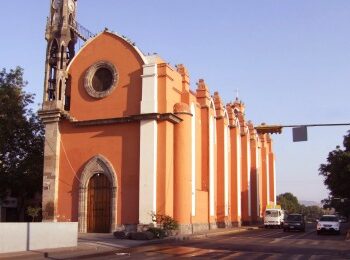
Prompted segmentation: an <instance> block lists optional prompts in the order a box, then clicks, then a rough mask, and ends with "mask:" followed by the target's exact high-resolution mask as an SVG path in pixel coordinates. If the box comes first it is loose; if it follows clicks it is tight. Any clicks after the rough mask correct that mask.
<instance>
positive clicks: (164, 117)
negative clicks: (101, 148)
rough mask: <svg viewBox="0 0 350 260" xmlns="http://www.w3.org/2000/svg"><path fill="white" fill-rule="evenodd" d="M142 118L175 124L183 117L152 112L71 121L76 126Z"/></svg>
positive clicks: (133, 120) (126, 121)
mask: <svg viewBox="0 0 350 260" xmlns="http://www.w3.org/2000/svg"><path fill="white" fill-rule="evenodd" d="M142 120H156V121H169V122H171V123H173V124H177V123H180V122H181V121H182V119H181V118H179V117H178V116H176V115H175V114H173V113H163V114H160V113H150V114H139V115H132V116H127V117H116V118H105V119H94V120H82V121H71V122H72V123H73V124H74V125H76V126H92V125H110V124H121V123H130V122H136V121H142Z"/></svg>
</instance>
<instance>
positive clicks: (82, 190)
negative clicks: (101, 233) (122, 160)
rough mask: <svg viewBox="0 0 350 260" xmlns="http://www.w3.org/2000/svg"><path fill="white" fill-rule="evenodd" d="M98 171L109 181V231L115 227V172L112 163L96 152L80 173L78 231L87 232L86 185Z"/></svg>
mask: <svg viewBox="0 0 350 260" xmlns="http://www.w3.org/2000/svg"><path fill="white" fill-rule="evenodd" d="M97 173H100V174H104V175H105V176H106V177H107V178H108V180H109V181H110V183H111V207H110V209H111V226H110V232H113V231H114V230H115V227H116V221H115V218H116V215H117V207H116V205H117V204H116V202H117V187H118V185H117V178H116V176H117V175H116V173H115V171H114V169H113V166H112V164H111V163H110V162H109V161H108V160H107V159H106V158H105V157H104V156H102V155H100V154H98V155H96V156H94V157H93V158H91V159H90V160H89V161H88V162H87V164H86V165H85V167H84V170H83V172H82V174H81V178H80V184H79V212H78V223H79V232H81V233H86V232H87V208H88V205H87V196H88V185H89V181H90V179H91V177H92V176H94V175H95V174H97Z"/></svg>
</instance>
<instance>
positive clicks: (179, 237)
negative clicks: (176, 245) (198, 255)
mask: <svg viewBox="0 0 350 260" xmlns="http://www.w3.org/2000/svg"><path fill="white" fill-rule="evenodd" d="M258 229H259V227H257V226H256V227H255V226H254V227H244V228H237V229H225V230H220V229H215V230H214V231H212V232H208V233H203V234H188V235H177V236H173V237H168V238H166V239H165V240H175V241H184V240H194V239H205V238H209V237H216V236H221V235H229V234H235V233H241V232H246V231H249V230H258Z"/></svg>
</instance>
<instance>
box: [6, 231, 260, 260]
mask: <svg viewBox="0 0 350 260" xmlns="http://www.w3.org/2000/svg"><path fill="white" fill-rule="evenodd" d="M252 229H258V227H257V226H249V227H237V228H226V229H223V228H219V229H212V230H207V231H205V232H201V233H196V234H191V235H177V236H173V237H167V238H165V239H163V240H143V241H136V240H128V239H123V240H121V239H116V238H115V237H114V236H113V234H111V233H108V234H92V233H81V234H79V237H78V246H76V247H69V248H57V249H43V250H36V251H24V252H16V253H5V254H0V259H33V260H36V259H86V258H91V257H94V256H103V255H104V254H106V255H108V254H110V253H111V252H115V253H117V252H118V251H125V250H123V249H128V248H133V247H138V246H141V245H146V244H154V243H162V241H172V240H190V239H203V238H207V237H213V236H218V235H226V234H233V233H237V232H244V231H246V230H252ZM121 254H125V253H121Z"/></svg>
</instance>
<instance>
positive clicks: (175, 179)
mask: <svg viewBox="0 0 350 260" xmlns="http://www.w3.org/2000/svg"><path fill="white" fill-rule="evenodd" d="M76 5H77V1H74V0H61V1H59V0H52V4H51V7H50V17H49V19H48V24H47V28H46V39H47V41H48V47H47V59H46V70H45V84H44V102H43V107H42V109H41V110H40V111H39V115H40V117H41V118H42V120H43V122H44V124H45V130H46V134H45V161H44V179H43V218H44V220H45V221H77V222H78V223H79V231H80V232H111V231H114V230H117V229H124V228H125V229H137V228H140V227H143V226H147V225H150V224H152V223H153V222H152V213H158V214H166V215H169V216H171V217H173V218H174V219H175V220H177V221H178V222H179V224H180V231H181V232H182V233H193V232H196V231H199V230H203V229H211V228H218V227H229V226H237V225H241V224H242V223H243V224H250V223H256V222H258V221H259V220H261V217H262V212H263V210H264V209H265V207H266V205H267V204H268V203H271V202H272V203H275V202H276V201H275V200H276V193H275V192H276V187H275V186H276V185H275V182H276V179H275V163H274V161H275V158H274V153H273V150H272V141H271V138H270V136H269V134H267V133H258V131H257V130H256V128H255V127H254V125H253V123H252V122H250V121H247V120H246V118H245V106H244V104H243V103H242V102H241V101H240V100H237V99H236V100H235V101H234V102H231V103H229V104H226V105H225V104H223V102H222V100H221V97H220V95H219V93H217V92H215V93H214V94H213V95H212V94H211V92H210V91H209V86H208V85H206V83H205V81H204V80H202V79H200V80H199V81H198V83H197V85H196V86H195V89H192V87H193V86H190V80H189V73H188V70H187V69H186V67H185V66H184V65H177V66H175V67H172V66H170V65H169V64H168V62H167V61H165V60H163V59H162V58H161V57H160V56H158V55H145V54H143V53H142V52H141V51H140V50H139V49H138V48H137V47H136V46H135V44H134V43H133V42H132V41H130V40H129V39H127V38H125V37H123V36H120V35H118V34H117V33H114V32H111V31H109V30H107V29H106V30H105V31H103V32H101V33H99V34H98V35H95V36H93V37H91V38H88V37H85V36H84V35H83V34H82V32H81V31H80V30H79V28H80V27H79V24H78V23H77V22H76V21H75V15H76ZM77 37H81V38H82V39H84V40H86V42H85V44H84V46H83V47H82V48H81V49H80V50H79V51H77V53H75V48H74V46H75V43H76V41H77Z"/></svg>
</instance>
